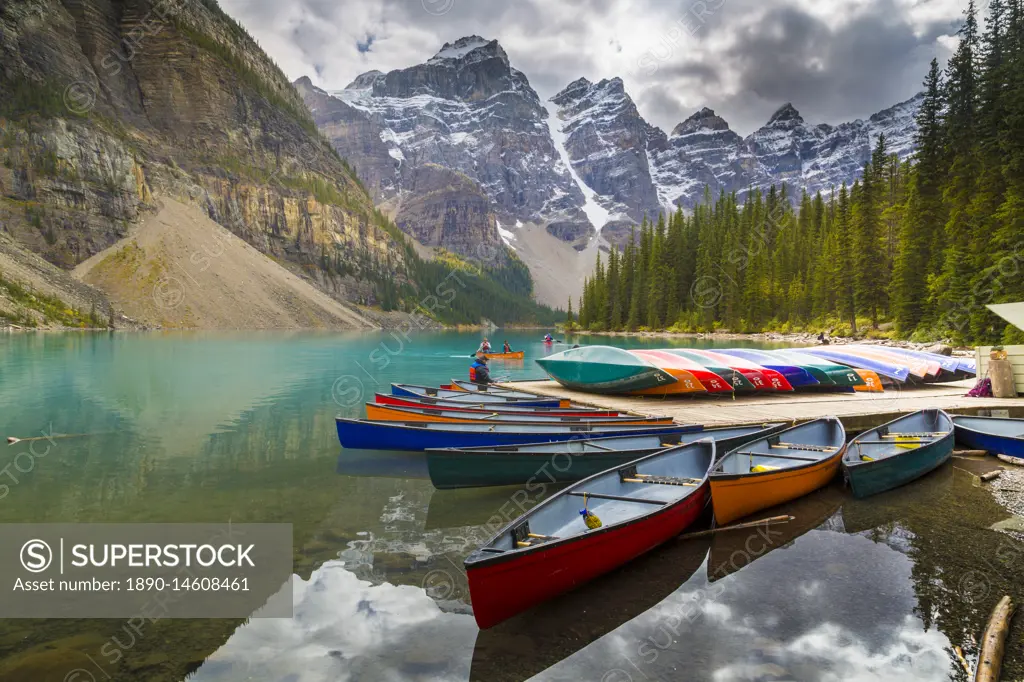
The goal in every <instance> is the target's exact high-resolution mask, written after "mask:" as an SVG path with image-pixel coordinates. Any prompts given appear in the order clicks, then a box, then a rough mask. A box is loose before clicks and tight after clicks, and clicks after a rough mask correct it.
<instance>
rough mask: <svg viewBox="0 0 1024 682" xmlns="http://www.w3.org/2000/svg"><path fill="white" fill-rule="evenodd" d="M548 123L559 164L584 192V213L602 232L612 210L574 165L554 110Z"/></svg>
mask: <svg viewBox="0 0 1024 682" xmlns="http://www.w3.org/2000/svg"><path fill="white" fill-rule="evenodd" d="M547 115H548V116H547V124H548V131H549V134H550V135H551V139H552V141H553V142H554V145H555V151H557V152H558V157H559V159H560V161H559V164H560V165H562V166H564V167H565V168H566V169H567V170H568V172H569V175H570V176H571V177H572V180H573V182H574V183H576V186H577V187H579V189H580V191H581V192H583V199H584V204H583V213H584V214H586V216H587V220H589V221H590V224H591V225H592V226H593V227H594V231H595V232H601V228H602V227H604V226H605V225H606V224H607V223H608V221H609V220H611V217H612V216H611V212H610V211H608V209H606V208H605V207H604V206H602V205H601V204H599V203H598V201H597V192H595V191H594V190H592V189H591V188H590V187H589V186H588V185H587V183H585V182H583V180H581V179H580V176H579V174H578V173H577V172H576V169H575V168H573V166H572V161H570V160H569V152H568V151H567V148H566V138H567V136H566V134H565V131H564V130H563V129H562V126H561V122H560V121H559V120H558V119H557V118H556V116H555V113H554V111H553V110H549V111H547Z"/></svg>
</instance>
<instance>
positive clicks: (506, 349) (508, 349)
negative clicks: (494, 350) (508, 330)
mask: <svg viewBox="0 0 1024 682" xmlns="http://www.w3.org/2000/svg"><path fill="white" fill-rule="evenodd" d="M501 352H502V353H511V352H512V346H510V345H508V341H507V340H506V341H505V347H504V348H502V349H501Z"/></svg>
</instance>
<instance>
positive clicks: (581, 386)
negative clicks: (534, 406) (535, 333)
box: [537, 346, 676, 393]
mask: <svg viewBox="0 0 1024 682" xmlns="http://www.w3.org/2000/svg"><path fill="white" fill-rule="evenodd" d="M537 364H538V365H540V366H541V367H543V368H544V371H545V372H547V373H548V375H549V376H550V377H551V378H552V379H554V380H555V381H557V382H558V383H560V384H562V385H563V386H565V387H567V388H572V389H577V390H580V391H590V392H592V393H629V392H631V391H642V390H644V389H648V388H654V387H656V386H662V385H667V384H672V383H675V381H676V379H675V377H673V376H672V375H671V374H669V373H668V372H666V371H665V370H663V369H659V368H657V367H655V366H654V365H652V364H651V363H650V362H648V361H646V360H644V359H643V358H639V357H637V356H635V355H633V354H632V353H630V352H628V351H625V350H622V349H621V348H614V347H612V346H586V347H585V348H571V349H569V350H567V351H562V352H561V353H555V354H554V355H549V356H548V357H546V358H538V359H537Z"/></svg>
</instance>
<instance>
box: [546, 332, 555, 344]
mask: <svg viewBox="0 0 1024 682" xmlns="http://www.w3.org/2000/svg"><path fill="white" fill-rule="evenodd" d="M554 342H555V340H554V339H553V338H551V334H545V335H544V343H547V344H552V343H554Z"/></svg>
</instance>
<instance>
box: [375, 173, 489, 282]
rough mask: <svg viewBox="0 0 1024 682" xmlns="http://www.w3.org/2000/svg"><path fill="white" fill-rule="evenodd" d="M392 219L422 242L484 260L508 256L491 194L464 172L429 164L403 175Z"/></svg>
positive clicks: (404, 230)
mask: <svg viewBox="0 0 1024 682" xmlns="http://www.w3.org/2000/svg"><path fill="white" fill-rule="evenodd" d="M406 186H407V188H408V191H407V193H406V194H404V195H403V196H402V197H401V198H400V199H399V201H398V203H397V209H396V212H395V223H396V224H397V225H398V227H399V228H401V229H402V231H403V232H405V233H407V234H410V235H412V236H413V237H414V238H415V239H416V241H418V242H419V243H420V244H423V245H425V246H439V247H441V248H444V249H446V250H448V251H451V252H453V253H457V254H459V255H462V256H466V257H468V258H470V259H472V260H476V261H479V262H482V263H485V264H487V265H501V264H504V263H505V262H507V260H508V252H507V251H508V247H506V246H505V244H504V242H503V241H502V240H501V237H500V236H499V234H498V229H497V223H496V221H495V217H494V212H493V211H492V210H491V201H490V198H489V197H488V196H487V195H486V194H484V193H483V192H482V191H481V190H480V187H479V185H477V184H476V183H475V182H473V181H472V180H470V179H469V178H468V177H466V176H465V175H462V174H461V173H459V172H457V171H453V170H451V169H449V168H444V167H443V166H438V165H436V164H432V163H428V164H425V165H423V166H418V167H417V168H415V169H414V170H413V171H411V172H410V173H408V174H407V176H406Z"/></svg>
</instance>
